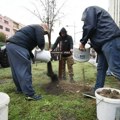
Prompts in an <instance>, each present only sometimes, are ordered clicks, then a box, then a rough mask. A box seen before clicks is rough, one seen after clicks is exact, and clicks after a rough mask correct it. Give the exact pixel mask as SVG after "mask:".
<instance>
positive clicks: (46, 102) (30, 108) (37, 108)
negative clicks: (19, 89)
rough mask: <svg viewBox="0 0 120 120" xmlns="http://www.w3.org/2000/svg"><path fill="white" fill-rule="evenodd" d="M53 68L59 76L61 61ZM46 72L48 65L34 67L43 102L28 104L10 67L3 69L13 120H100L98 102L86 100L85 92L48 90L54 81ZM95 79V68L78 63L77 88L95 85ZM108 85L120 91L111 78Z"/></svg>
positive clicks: (0, 77)
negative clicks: (97, 108) (16, 91)
mask: <svg viewBox="0 0 120 120" xmlns="http://www.w3.org/2000/svg"><path fill="white" fill-rule="evenodd" d="M52 65H53V67H54V68H53V70H54V72H55V73H57V72H58V62H57V61H56V62H52ZM46 72H47V65H46V63H38V64H33V65H32V73H33V87H34V89H35V91H36V93H38V94H42V96H43V99H42V100H40V101H26V100H25V98H24V95H23V94H16V93H15V85H14V83H13V81H12V76H11V70H10V68H0V91H1V92H5V93H7V94H8V95H9V96H10V103H9V120H96V118H97V117H96V101H95V99H88V98H84V97H83V96H82V92H81V91H76V92H69V90H68V91H64V90H63V91H62V92H61V93H59V94H53V93H50V92H49V91H46V89H45V86H47V85H48V84H50V82H51V80H50V78H49V77H48V76H47V75H46ZM83 72H84V75H85V76H83ZM95 78H96V67H95V66H93V65H91V64H90V63H87V62H86V63H79V62H76V63H75V64H74V79H75V81H76V83H75V84H76V85H78V84H79V85H90V86H94V84H95ZM65 82H66V83H67V84H68V86H72V85H71V84H72V83H69V80H67V81H65ZM107 86H109V87H113V88H119V86H120V84H119V82H118V81H117V80H116V79H115V78H113V77H107V78H106V82H105V87H107ZM53 88H54V86H53ZM68 88H69V87H68ZM72 89H74V87H73V88H72Z"/></svg>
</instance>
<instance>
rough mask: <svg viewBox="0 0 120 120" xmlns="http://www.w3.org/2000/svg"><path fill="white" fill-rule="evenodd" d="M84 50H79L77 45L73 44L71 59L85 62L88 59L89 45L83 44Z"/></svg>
mask: <svg viewBox="0 0 120 120" xmlns="http://www.w3.org/2000/svg"><path fill="white" fill-rule="evenodd" d="M85 49H86V50H85V51H80V50H79V46H78V45H74V46H73V59H74V60H76V61H79V62H87V61H89V59H90V45H89V44H86V45H85Z"/></svg>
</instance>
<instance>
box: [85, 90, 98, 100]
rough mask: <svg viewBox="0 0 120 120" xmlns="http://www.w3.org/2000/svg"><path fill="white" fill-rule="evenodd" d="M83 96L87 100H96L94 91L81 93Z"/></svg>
mask: <svg viewBox="0 0 120 120" xmlns="http://www.w3.org/2000/svg"><path fill="white" fill-rule="evenodd" d="M83 96H84V97H87V98H94V99H95V98H96V97H95V91H94V90H91V91H88V92H84V93H83Z"/></svg>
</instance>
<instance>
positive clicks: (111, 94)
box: [97, 89, 120, 99]
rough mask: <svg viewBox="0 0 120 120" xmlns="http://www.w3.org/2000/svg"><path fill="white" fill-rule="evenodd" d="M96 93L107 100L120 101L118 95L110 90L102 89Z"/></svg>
mask: <svg viewBox="0 0 120 120" xmlns="http://www.w3.org/2000/svg"><path fill="white" fill-rule="evenodd" d="M97 93H98V94H99V95H101V96H104V97H107V98H112V99H120V93H119V92H118V91H116V90H113V91H112V90H111V89H103V90H102V91H100V92H97Z"/></svg>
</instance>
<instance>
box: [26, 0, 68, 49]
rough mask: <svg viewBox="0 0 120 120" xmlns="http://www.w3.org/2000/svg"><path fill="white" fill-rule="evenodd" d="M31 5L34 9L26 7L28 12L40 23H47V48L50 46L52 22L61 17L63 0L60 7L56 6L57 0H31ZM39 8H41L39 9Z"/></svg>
mask: <svg viewBox="0 0 120 120" xmlns="http://www.w3.org/2000/svg"><path fill="white" fill-rule="evenodd" d="M33 1H34V2H32V5H33V6H34V8H35V10H34V11H32V10H30V9H28V8H26V9H27V10H28V11H29V12H31V13H32V14H33V15H35V16H36V17H37V18H39V20H40V21H41V22H42V23H47V25H48V26H49V32H50V34H49V38H48V40H49V48H50V47H51V32H52V30H53V26H54V23H55V22H56V21H58V20H59V19H61V18H62V17H63V15H62V14H60V12H61V9H62V8H63V6H64V4H65V2H66V1H67V0H65V1H64V2H63V3H62V4H61V5H60V7H58V8H57V0H33ZM40 8H41V9H40Z"/></svg>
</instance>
